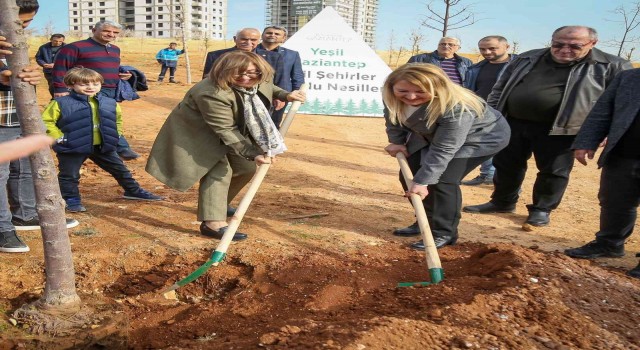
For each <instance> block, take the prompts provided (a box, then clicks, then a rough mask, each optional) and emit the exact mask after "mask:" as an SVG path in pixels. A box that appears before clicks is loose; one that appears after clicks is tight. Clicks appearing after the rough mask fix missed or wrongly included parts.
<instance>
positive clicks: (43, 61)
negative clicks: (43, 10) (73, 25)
mask: <svg viewBox="0 0 640 350" xmlns="http://www.w3.org/2000/svg"><path fill="white" fill-rule="evenodd" d="M63 45H64V35H62V34H53V35H52V36H51V37H50V38H49V42H48V43H46V44H44V45H42V46H40V48H38V52H37V53H36V62H37V63H38V65H39V66H40V67H42V68H43V69H42V70H43V72H44V77H45V78H46V79H47V83H48V84H49V93H50V94H51V98H53V75H52V72H53V61H54V58H55V57H56V54H57V53H58V50H60V49H61V48H62V46H63Z"/></svg>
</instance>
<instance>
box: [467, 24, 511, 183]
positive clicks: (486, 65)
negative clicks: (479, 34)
mask: <svg viewBox="0 0 640 350" xmlns="http://www.w3.org/2000/svg"><path fill="white" fill-rule="evenodd" d="M478 50H479V51H480V54H481V55H482V57H483V58H484V60H482V61H480V62H478V63H476V64H474V65H473V66H471V67H469V70H468V71H467V77H466V79H465V81H464V87H466V88H467V89H469V90H471V91H473V92H475V93H476V95H478V96H480V97H482V98H483V99H484V100H486V99H487V97H489V94H490V93H491V89H492V88H493V85H495V83H496V81H498V78H499V77H500V75H501V74H502V72H504V69H505V68H506V67H507V64H509V62H510V61H511V60H513V59H514V58H515V57H516V55H509V54H508V53H507V51H508V50H509V42H508V41H507V39H506V38H505V37H503V36H500V35H490V36H485V37H484V38H482V39H480V41H478ZM495 171H496V168H494V167H493V158H490V159H487V160H486V161H485V162H484V163H482V164H481V165H480V175H478V176H476V177H475V178H473V179H471V180H467V181H462V184H463V185H467V186H477V185H481V184H493V174H494V173H495Z"/></svg>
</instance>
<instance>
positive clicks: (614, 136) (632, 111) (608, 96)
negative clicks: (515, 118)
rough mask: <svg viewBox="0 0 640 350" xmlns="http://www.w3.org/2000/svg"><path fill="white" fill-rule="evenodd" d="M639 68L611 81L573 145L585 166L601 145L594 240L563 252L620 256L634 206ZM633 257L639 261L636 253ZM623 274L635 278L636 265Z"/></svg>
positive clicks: (639, 175) (638, 191) (639, 149)
mask: <svg viewBox="0 0 640 350" xmlns="http://www.w3.org/2000/svg"><path fill="white" fill-rule="evenodd" d="M639 85H640V69H632V70H628V71H624V72H622V73H620V74H618V75H617V76H616V78H615V79H614V80H613V82H612V83H611V85H610V86H609V87H608V88H607V90H606V91H605V92H604V93H603V94H602V96H601V97H600V99H598V102H597V103H596V104H595V106H594V107H593V109H592V110H591V113H589V115H588V116H587V119H586V120H585V121H584V124H583V125H582V128H581V129H580V132H578V135H577V136H576V140H575V142H574V143H573V147H572V148H573V149H574V156H575V158H576V160H578V161H579V162H580V163H582V164H584V165H586V164H587V158H588V159H593V155H594V153H595V151H596V149H597V148H598V145H599V144H600V143H602V142H603V141H605V140H606V145H605V147H604V150H603V151H602V155H601V156H600V158H599V159H598V167H600V168H602V175H601V177H600V191H599V193H598V199H599V200H600V231H598V233H596V239H595V240H594V241H592V242H589V243H587V244H586V245H584V246H582V247H578V248H572V249H567V250H565V251H564V253H565V254H567V255H568V256H570V257H573V258H582V259H591V258H598V257H620V256H623V255H624V242H625V240H626V239H627V238H628V237H629V236H630V235H631V233H632V232H633V227H634V225H635V223H636V217H637V215H638V204H639V203H640V142H638V140H640V117H638V114H639V113H640V90H638V86H639ZM636 256H640V254H637V255H636ZM628 274H629V275H630V276H632V277H636V278H640V264H638V266H637V267H636V268H634V269H632V270H631V271H629V272H628Z"/></svg>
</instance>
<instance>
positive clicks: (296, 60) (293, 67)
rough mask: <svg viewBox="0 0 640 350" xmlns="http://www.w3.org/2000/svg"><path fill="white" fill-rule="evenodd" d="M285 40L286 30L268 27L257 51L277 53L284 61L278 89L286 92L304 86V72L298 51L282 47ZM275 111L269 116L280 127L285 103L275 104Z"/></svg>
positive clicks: (263, 33)
mask: <svg viewBox="0 0 640 350" xmlns="http://www.w3.org/2000/svg"><path fill="white" fill-rule="evenodd" d="M285 40H287V29H286V28H284V27H279V26H269V27H266V28H265V29H264V31H263V32H262V42H261V43H260V44H259V45H258V49H263V50H267V51H272V52H277V53H279V54H280V55H281V56H282V57H283V59H284V69H283V72H282V73H283V75H282V79H281V82H282V85H278V87H279V88H282V89H285V90H287V91H294V90H298V89H300V86H302V84H304V72H303V71H302V62H301V60H300V54H299V53H298V51H294V50H290V49H286V48H284V47H282V46H281V45H282V43H284V42H285ZM276 103H277V105H276V107H277V108H276V110H275V111H273V113H272V114H271V119H273V122H274V123H275V124H276V126H277V127H280V123H281V122H282V115H283V114H284V109H285V107H286V106H287V103H286V102H284V101H277V102H276Z"/></svg>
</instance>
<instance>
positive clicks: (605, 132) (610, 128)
mask: <svg viewBox="0 0 640 350" xmlns="http://www.w3.org/2000/svg"><path fill="white" fill-rule="evenodd" d="M638 86H640V68H636V69H630V70H625V71H622V72H620V73H618V74H617V75H616V77H615V78H614V79H613V81H611V84H609V86H607V89H606V90H605V91H604V93H603V94H602V95H601V96H600V98H599V99H598V101H597V102H596V104H595V105H594V106H593V108H592V109H591V111H590V112H589V114H588V115H587V118H586V119H585V121H584V123H583V124H582V127H581V128H580V131H579V132H578V134H577V135H576V139H575V141H574V142H573V146H571V148H572V149H588V150H596V149H598V145H599V144H600V143H601V142H602V141H603V140H604V138H605V137H607V145H606V146H605V147H604V150H603V151H602V154H601V155H600V158H598V167H602V166H603V165H604V164H605V163H606V161H607V158H608V157H609V155H610V154H611V150H612V149H613V148H614V147H615V146H616V145H617V144H618V141H620V139H621V138H622V135H624V133H626V132H627V130H628V129H629V127H630V126H631V124H632V123H633V121H634V120H635V119H636V118H637V117H638V113H640V89H638Z"/></svg>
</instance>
